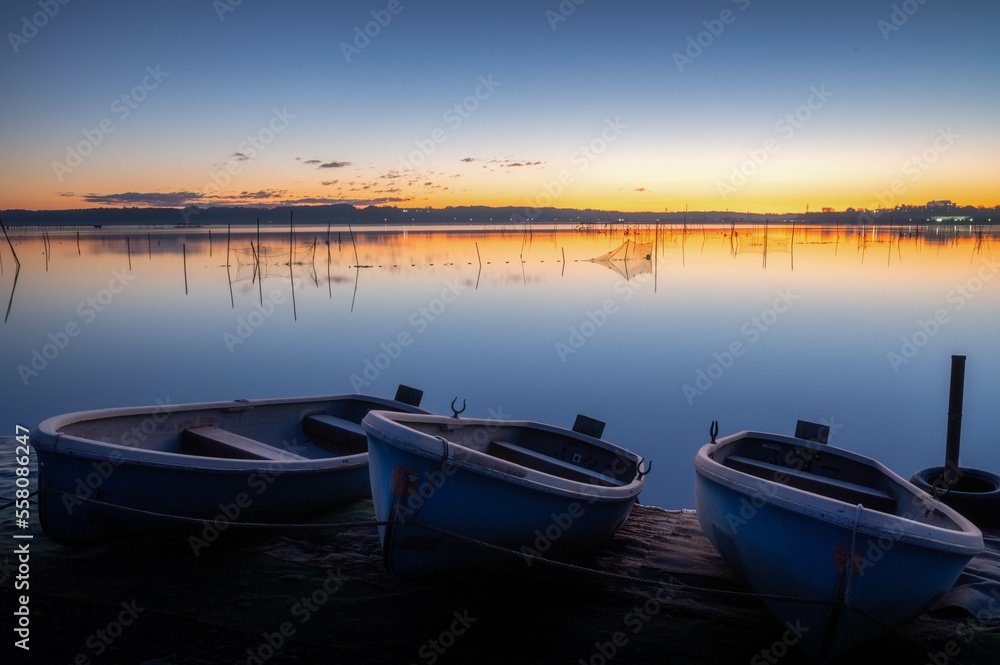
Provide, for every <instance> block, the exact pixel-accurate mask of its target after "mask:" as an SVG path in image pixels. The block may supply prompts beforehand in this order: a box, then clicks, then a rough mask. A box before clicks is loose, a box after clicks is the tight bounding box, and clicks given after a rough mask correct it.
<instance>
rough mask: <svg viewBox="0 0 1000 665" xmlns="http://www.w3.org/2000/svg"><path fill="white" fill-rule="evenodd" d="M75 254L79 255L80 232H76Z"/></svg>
mask: <svg viewBox="0 0 1000 665" xmlns="http://www.w3.org/2000/svg"><path fill="white" fill-rule="evenodd" d="M76 255H77V256H80V232H79V231H77V232H76Z"/></svg>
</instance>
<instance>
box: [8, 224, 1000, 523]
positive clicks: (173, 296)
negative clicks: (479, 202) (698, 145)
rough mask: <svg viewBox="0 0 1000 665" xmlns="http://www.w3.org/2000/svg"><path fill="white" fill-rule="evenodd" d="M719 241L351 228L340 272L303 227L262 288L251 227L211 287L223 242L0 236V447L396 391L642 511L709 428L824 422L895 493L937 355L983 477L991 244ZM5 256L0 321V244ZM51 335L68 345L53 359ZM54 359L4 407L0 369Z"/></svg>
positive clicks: (926, 407)
mask: <svg viewBox="0 0 1000 665" xmlns="http://www.w3.org/2000/svg"><path fill="white" fill-rule="evenodd" d="M736 231H737V233H736V234H735V235H734V234H733V233H732V229H730V228H729V227H725V228H722V227H716V228H710V229H706V230H704V231H702V230H701V229H698V230H694V231H690V230H689V231H688V232H687V233H684V232H683V230H682V229H679V228H673V229H667V228H661V229H660V230H659V231H657V230H656V229H643V230H641V231H639V232H638V233H636V232H633V233H632V234H630V235H629V236H625V235H623V234H622V232H621V231H616V232H614V233H580V232H573V231H560V232H558V233H555V232H553V231H552V230H551V229H537V228H536V229H534V231H533V233H531V234H525V233H523V232H521V231H520V230H509V229H507V230H503V229H493V230H482V229H478V230H472V229H466V230H458V231H450V232H446V231H442V230H434V231H414V230H412V229H411V230H406V231H405V232H404V231H402V230H380V231H377V232H373V231H363V232H355V241H356V251H357V254H356V255H355V245H354V243H352V240H351V234H350V233H349V232H348V230H347V229H336V228H335V229H331V230H330V243H329V245H327V243H326V240H327V229H326V228H303V229H297V230H296V233H295V237H294V243H293V246H294V249H293V251H292V253H291V259H292V260H291V266H289V234H288V231H287V229H285V230H280V231H279V230H274V229H265V230H263V231H262V241H263V242H262V244H263V247H264V251H263V252H262V254H261V257H262V262H261V267H260V272H261V273H262V274H263V283H261V282H260V280H259V279H258V275H257V264H256V261H255V259H254V252H255V251H256V242H257V236H256V231H255V230H245V229H241V230H240V231H239V232H234V233H233V235H232V237H231V238H230V240H229V242H230V259H229V264H230V265H229V270H228V273H227V269H226V242H227V237H226V230H225V229H221V230H219V229H213V230H212V237H211V239H209V235H208V230H207V229H191V230H187V229H186V230H183V231H179V230H174V229H170V230H162V229H161V230H153V231H149V232H147V231H146V230H130V231H109V230H107V229H102V230H95V229H88V230H85V231H83V232H82V233H81V235H80V241H79V244H78V243H77V237H76V231H58V230H52V231H49V232H48V249H46V241H45V240H44V239H43V237H42V234H41V232H40V231H29V230H14V231H13V232H12V240H13V242H14V246H15V248H16V250H17V253H18V256H19V258H20V260H21V263H22V266H21V269H20V271H19V272H18V273H17V284H16V289H15V290H14V293H13V299H12V303H11V306H10V313H9V316H8V320H7V322H6V323H5V324H4V325H3V326H2V327H0V342H2V349H3V351H2V366H0V386H2V388H3V395H4V399H3V405H4V406H3V416H4V419H3V420H4V424H3V427H4V430H3V431H5V432H8V431H9V432H10V433H13V428H14V423H15V422H18V423H22V424H28V425H32V426H33V425H35V424H37V422H38V421H39V420H41V419H43V418H45V417H47V416H50V415H54V414H58V413H62V412H66V411H74V410H79V409H87V408H98V407H105V406H116V405H129V404H148V403H153V402H155V401H156V400H157V399H161V400H166V399H169V401H170V402H173V403H179V402H187V401H203V400H216V399H229V398H234V399H235V398H241V397H269V396H295V395H315V394H329V393H338V392H349V391H352V390H353V389H354V388H355V387H357V388H359V389H360V390H362V391H367V392H372V393H375V394H380V395H388V396H391V395H392V394H393V393H394V391H395V387H396V384H397V383H400V382H402V383H407V384H409V385H413V386H417V387H420V388H422V389H423V390H424V391H425V403H424V405H425V406H426V407H428V408H430V409H433V410H438V411H444V412H446V411H447V407H448V404H449V403H450V401H451V400H452V398H453V397H455V396H456V395H457V396H459V398H460V399H461V398H465V399H467V400H468V403H469V409H468V411H467V412H466V413H467V414H469V415H487V414H488V413H489V412H490V409H493V410H494V413H496V412H497V411H500V410H502V413H504V414H507V415H510V416H512V417H517V418H527V419H534V420H541V421H545V422H551V423H554V424H558V425H567V426H568V425H569V424H571V423H572V421H573V418H574V416H575V415H576V413H578V412H582V413H586V414H588V415H590V416H593V417H596V418H600V419H602V420H605V421H607V423H608V427H607V430H606V437H607V438H608V439H609V440H612V441H615V442H617V443H620V444H622V445H624V446H626V447H628V448H632V449H634V450H636V451H637V452H639V453H640V454H643V455H645V456H647V457H650V458H652V459H653V460H654V464H655V467H654V472H653V474H652V475H651V476H650V477H649V479H648V482H647V487H646V490H645V492H644V495H643V500H644V502H646V503H651V504H657V505H663V506H667V507H691V506H692V505H693V476H694V474H693V470H692V466H691V458H692V457H693V455H694V453H695V451H696V450H697V448H698V447H699V446H700V445H701V444H702V443H704V442H705V441H706V439H707V432H708V425H709V423H710V422H711V421H712V420H716V419H717V420H719V421H720V423H721V430H722V432H723V433H728V432H733V431H736V430H740V429H747V428H757V429H763V430H769V431H778V432H791V431H792V430H793V429H794V425H795V420H796V419H797V418H802V419H807V420H814V421H819V420H821V419H826V420H827V421H831V420H832V422H833V423H835V424H836V425H842V428H841V429H838V430H837V431H836V433H835V434H834V436H833V440H832V441H833V442H834V443H837V444H839V445H843V446H845V447H848V448H851V449H854V450H856V451H858V452H861V453H863V454H867V455H870V456H872V457H875V458H877V459H879V460H881V461H883V462H885V463H886V464H888V465H889V466H890V467H891V468H893V469H895V470H896V471H898V472H899V473H901V474H902V475H904V476H907V477H908V476H909V475H910V474H911V473H912V472H913V471H914V470H916V469H918V468H921V467H924V466H930V465H932V464H940V463H941V461H942V458H943V450H944V433H945V424H946V411H947V391H948V371H949V370H948V367H949V362H950V356H951V354H966V355H968V357H969V366H968V375H967V380H966V404H965V420H964V422H963V443H964V446H963V456H962V461H963V463H964V464H968V465H974V466H980V467H985V468H988V469H991V470H993V471H1000V451H998V449H997V446H996V445H995V444H994V441H993V437H994V436H995V434H994V433H995V432H996V431H997V429H998V425H1000V423H998V422H997V416H996V410H995V408H993V407H994V402H995V398H996V395H997V394H1000V378H998V376H1000V371H998V370H1000V346H998V344H997V330H998V324H1000V278H998V277H997V271H998V264H997V261H998V258H1000V252H997V239H996V238H995V237H993V238H991V237H990V236H989V235H985V236H983V237H979V236H978V235H977V233H976V229H969V228H968V227H963V228H960V229H957V230H956V229H954V228H952V227H948V228H943V229H932V230H929V231H927V232H924V233H921V234H910V233H908V231H910V230H908V229H906V228H904V229H901V230H900V229H896V230H894V231H890V230H889V229H887V228H881V229H876V230H872V229H870V228H869V229H866V230H863V231H862V230H855V229H850V230H846V231H845V230H837V229H827V230H819V229H794V230H793V229H791V228H783V227H781V228H773V227H772V228H769V229H765V228H764V227H762V226H760V227H752V228H742V229H736ZM900 231H902V234H901V233H900ZM626 239H628V240H629V241H630V242H632V241H637V242H638V244H637V245H636V247H637V248H639V250H640V251H636V252H633V253H632V254H631V256H630V258H629V260H628V261H627V262H625V261H623V262H619V263H614V262H611V263H609V262H608V261H605V262H603V263H597V262H591V261H590V260H589V259H591V258H594V257H599V256H601V255H604V254H606V253H609V252H613V251H614V250H615V249H616V248H619V247H620V246H621V245H622V244H623V242H624V241H625V240H626ZM251 243H253V245H254V247H253V248H252V247H251ZM645 243H651V244H650V245H649V247H650V249H649V250H645V249H644V247H645ZM182 245H183V246H184V250H183V253H182ZM477 245H478V253H477ZM644 251H648V253H649V258H648V259H647V258H646V255H645V254H644V253H643V252H644ZM130 254H131V263H132V269H131V271H130V272H129V271H128V265H129V255H130ZM185 254H186V267H187V293H185V280H184V262H185ZM564 256H565V262H564V261H563V257H564ZM356 257H357V258H356ZM2 258H3V275H2V277H0V288H2V290H3V293H4V296H5V298H4V305H6V300H7V298H8V297H9V296H10V292H11V288H12V287H13V286H14V276H15V269H14V262H13V258H12V257H11V255H10V250H9V249H8V248H7V247H6V246H4V247H3V253H2ZM358 265H361V266H370V267H361V268H357V267H356V266H358ZM116 271H117V274H120V275H126V276H128V277H130V278H131V279H126V280H124V282H122V281H120V278H118V277H116ZM625 274H627V275H628V276H629V279H625V277H623V275H625ZM293 278H294V303H293V281H292V280H293ZM121 283H125V284H127V285H126V286H125V287H124V288H120V284H121ZM230 285H231V286H230ZM230 288H231V291H230ZM962 289H964V290H965V291H964V293H963V292H962ZM112 290H120V291H121V292H120V293H118V294H112V293H111V291H112ZM88 298H89V299H94V301H93V302H89V301H88ZM109 299H110V302H107V301H108V300H109ZM102 301H104V304H102ZM261 301H263V305H262V302H261ZM95 303H96V304H95ZM789 303H790V304H789ZM98 307H100V308H101V311H98V309H97V308H98ZM262 310H263V311H262ZM779 310H783V311H779ZM939 310H940V311H941V313H940V314H939V316H940V317H941V318H942V320H945V321H946V323H944V324H937V326H938V327H937V329H936V331H935V334H934V335H933V336H930V337H929V340H928V341H927V343H926V345H924V346H922V348H920V349H919V351H918V352H917V353H916V355H915V356H914V357H912V358H911V359H907V361H906V362H905V363H903V364H899V363H898V361H897V364H896V366H895V367H893V365H892V363H891V362H890V360H889V357H888V354H890V353H896V354H900V357H902V356H903V355H904V354H903V353H902V352H903V349H902V347H903V341H902V338H903V337H907V338H909V339H911V340H914V341H916V342H918V343H919V342H923V339H924V338H923V337H922V334H925V333H923V332H922V331H921V327H920V323H919V322H921V321H923V322H928V321H931V320H932V319H933V318H934V316H935V313H936V312H938V311H939ZM758 320H759V323H758V322H757V321H758ZM67 325H70V326H71V330H72V329H73V328H72V326H73V325H75V326H77V328H76V329H77V330H78V333H77V334H76V335H75V336H73V337H70V338H64V337H62V336H61V335H60V333H61V332H64V331H65V330H66V328H67ZM926 327H927V328H928V330H933V325H931V324H927V325H926ZM574 331H576V332H574ZM50 334H51V335H52V336H53V337H55V338H56V339H55V341H53V340H52V338H50ZM401 336H402V337H401ZM67 339H68V343H67ZM401 339H402V341H403V342H404V344H401V345H400V346H399V347H398V348H397V346H396V345H397V344H399V343H400V340H401ZM60 341H61V342H62V343H64V344H65V348H64V349H62V350H60V351H59V352H58V354H56V355H55V356H54V357H53V358H51V359H48V360H47V361H46V362H47V366H46V367H44V369H41V370H40V371H38V374H37V376H35V375H29V376H27V377H26V380H27V385H25V378H22V373H23V371H24V370H23V369H22V370H19V366H24V367H31V363H32V359H33V351H36V350H37V351H39V353H44V352H46V351H47V352H48V353H49V354H50V355H52V352H53V350H54V348H55V347H54V346H50V347H48V349H46V345H49V344H51V345H55V344H57V343H58V342H60ZM734 344H738V345H739V346H737V347H736V348H737V349H738V350H740V351H741V354H740V355H738V356H734V357H732V358H731V359H730V358H729V356H727V355H726V353H728V352H730V350H731V349H732V348H733V345H734ZM380 354H384V355H380ZM564 361H565V362H564ZM35 362H36V368H38V367H40V366H41V361H38V360H37V359H36V361H35ZM713 363H718V364H717V366H713ZM723 366H725V367H723ZM895 370H898V371H895ZM366 372H367V373H366ZM701 373H705V376H706V377H707V378H701V381H700V382H699V377H701V376H702V374H701ZM352 377H353V379H352ZM708 379H711V385H708ZM362 382H365V383H362ZM685 385H688V386H690V387H691V388H690V389H688V390H687V392H686V393H685V388H684V386H685ZM692 389H693V390H698V391H700V392H701V393H703V394H697V393H695V392H693V390H692Z"/></svg>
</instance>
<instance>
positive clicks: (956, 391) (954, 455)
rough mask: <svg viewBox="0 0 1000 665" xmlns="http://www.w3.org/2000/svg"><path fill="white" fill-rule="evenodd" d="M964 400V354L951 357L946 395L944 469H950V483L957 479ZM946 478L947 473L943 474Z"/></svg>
mask: <svg viewBox="0 0 1000 665" xmlns="http://www.w3.org/2000/svg"><path fill="white" fill-rule="evenodd" d="M964 400H965V356H952V357H951V390H950V392H949V395H948V438H947V442H946V444H945V445H946V448H945V460H944V467H945V470H949V469H950V470H951V471H952V474H951V475H950V480H948V484H949V485H951V484H953V483H954V482H957V481H958V453H959V448H960V446H961V440H962V402H963V401H964ZM945 476H946V478H947V477H949V474H947V473H946V474H945Z"/></svg>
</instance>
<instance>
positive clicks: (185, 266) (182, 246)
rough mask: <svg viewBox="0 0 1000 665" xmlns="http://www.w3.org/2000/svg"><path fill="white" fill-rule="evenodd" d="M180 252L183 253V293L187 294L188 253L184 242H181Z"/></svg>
mask: <svg viewBox="0 0 1000 665" xmlns="http://www.w3.org/2000/svg"><path fill="white" fill-rule="evenodd" d="M181 252H182V253H183V255H184V295H187V292H188V253H187V245H186V244H184V243H181Z"/></svg>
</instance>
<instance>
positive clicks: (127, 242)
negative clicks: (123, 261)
mask: <svg viewBox="0 0 1000 665" xmlns="http://www.w3.org/2000/svg"><path fill="white" fill-rule="evenodd" d="M125 251H126V252H128V269H129V272H131V271H132V242H131V241H130V240H129V238H128V236H125Z"/></svg>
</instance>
